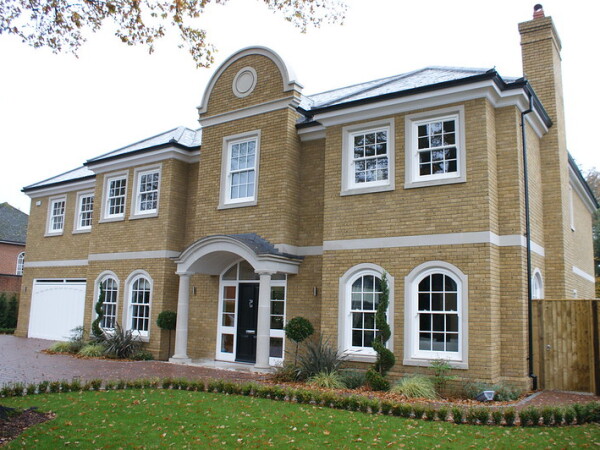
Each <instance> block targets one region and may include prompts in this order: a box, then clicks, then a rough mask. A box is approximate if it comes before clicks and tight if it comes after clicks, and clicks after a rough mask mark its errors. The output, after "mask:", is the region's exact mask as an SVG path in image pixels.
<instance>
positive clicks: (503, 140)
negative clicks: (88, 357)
mask: <svg viewBox="0 0 600 450" xmlns="http://www.w3.org/2000/svg"><path fill="white" fill-rule="evenodd" d="M536 16H537V17H536V18H534V19H533V20H531V21H528V22H525V23H522V24H520V26H519V30H520V33H521V38H522V52H523V66H524V74H525V78H507V77H502V76H500V75H499V74H498V73H497V72H496V71H495V70H493V69H491V70H478V69H464V68H442V67H428V68H425V69H421V70H416V71H414V72H410V73H405V74H401V75H397V76H392V77H388V78H383V79H379V80H375V81H370V82H367V83H362V84H359V85H356V86H349V87H344V88H341V89H336V90H333V91H329V92H324V93H321V94H317V95H312V96H305V95H303V94H302V86H301V85H300V84H299V83H298V81H297V80H296V79H295V78H294V75H293V73H292V72H291V71H290V69H289V67H288V66H287V65H286V63H285V62H284V61H283V60H282V59H281V58H280V57H279V56H278V55H277V54H276V53H274V52H273V51H271V50H270V49H268V48H260V47H255V48H246V49H243V50H240V51H239V52H237V53H235V54H234V55H232V56H231V57H230V58H229V59H227V60H226V61H225V62H224V63H223V64H222V65H221V66H220V67H219V68H218V69H217V70H216V71H215V73H214V75H213V76H212V78H211V80H210V82H209V83H208V85H207V86H206V89H205V91H204V95H203V97H202V102H201V104H200V106H199V107H198V112H199V120H200V124H201V130H196V131H195V130H190V129H186V128H177V129H174V130H170V131H168V132H165V133H162V134H159V135H157V136H154V137H151V138H149V139H146V140H143V141H140V142H137V143H135V144H132V145H130V146H127V147H124V148H121V149H119V150H116V151H113V152H110V153H107V154H104V155H101V156H98V157H97V158H93V159H91V160H88V161H86V162H85V163H84V165H83V166H82V167H81V168H78V169H75V170H73V171H70V172H67V173H65V174H62V175H59V176H57V177H53V178H50V179H47V180H45V181H42V182H40V183H37V184H33V185H31V186H27V187H26V188H24V192H25V193H26V194H27V195H29V196H30V197H31V198H32V207H31V218H30V226H29V232H28V240H27V262H26V269H25V276H24V283H23V290H22V307H21V310H20V317H19V326H18V330H17V333H18V334H20V335H23V336H25V335H29V336H34V337H42V338H51V339H56V338H60V337H62V336H64V335H65V334H68V330H69V329H70V328H72V327H73V326H75V325H84V326H85V327H86V328H89V327H90V325H91V322H92V321H93V319H94V313H93V305H94V303H95V301H96V300H97V297H98V292H99V285H100V284H102V285H103V286H104V290H105V291H106V302H105V310H106V316H105V318H104V321H103V326H104V327H106V328H108V329H110V328H112V327H114V326H115V324H116V323H119V324H122V326H123V327H125V328H127V329H131V330H133V331H134V332H135V333H136V334H138V335H139V336H140V337H141V339H143V340H144V341H146V342H147V347H148V349H149V350H150V351H152V352H153V353H154V354H155V355H156V356H157V357H159V358H162V359H167V358H170V359H171V360H172V361H176V362H177V361H178V362H189V361H190V360H200V359H204V360H221V361H232V362H235V361H237V362H246V363H250V364H254V365H255V367H257V368H267V367H269V366H272V365H274V364H277V363H279V362H281V361H282V358H283V357H284V355H285V347H286V342H285V339H284V334H283V330H282V328H283V325H284V323H285V322H286V320H288V319H290V318H292V317H295V316H304V317H306V318H308V319H309V320H310V321H311V322H312V323H313V324H314V325H315V326H316V328H317V329H318V330H319V331H320V333H322V334H323V335H326V336H329V337H330V338H331V342H332V343H333V344H334V345H336V346H337V348H338V349H339V351H340V354H342V355H343V356H344V358H346V359H347V360H349V361H353V362H357V363H361V362H364V363H368V362H372V361H374V358H375V356H374V352H373V349H372V348H371V346H370V343H371V341H372V339H373V337H374V335H375V331H376V330H375V325H374V311H375V308H376V302H377V298H378V292H379V290H380V280H381V277H382V275H383V274H384V273H386V274H387V279H388V282H389V286H390V296H391V302H390V307H389V318H390V320H389V321H390V322H391V326H392V332H393V337H392V339H391V340H390V342H389V347H390V348H391V349H392V350H393V352H394V353H395V354H396V357H397V360H398V364H397V365H396V366H395V368H394V370H395V371H396V373H408V372H412V371H415V370H417V369H418V366H426V365H428V364H429V362H430V361H431V360H433V359H437V358H444V359H447V360H448V361H449V362H450V363H451V364H452V366H453V367H455V368H456V369H457V373H458V374H459V375H461V376H463V377H464V378H470V379H479V380H488V381H494V382H496V381H510V382H513V383H516V384H519V385H523V386H525V385H528V384H529V383H530V379H529V370H528V363H527V358H528V329H529V328H528V327H529V321H528V319H529V314H528V302H529V297H538V298H539V297H542V296H545V297H546V298H557V299H558V298H572V297H575V296H579V297H589V298H591V297H593V295H594V278H593V257H592V245H591V242H592V233H591V223H592V214H593V212H594V211H595V209H596V208H597V207H598V204H597V202H596V200H595V199H594V197H593V195H592V194H591V191H590V190H589V187H588V186H587V185H586V183H585V181H584V180H583V178H582V176H581V174H580V172H579V170H578V168H577V167H576V165H575V164H574V162H573V161H572V159H571V158H570V157H569V155H568V153H567V148H566V142H565V131H564V128H565V127H564V115H563V104H562V88H561V75H560V54H559V52H560V40H559V38H558V35H557V33H556V30H555V29H554V26H553V23H552V20H551V18H549V17H544V16H543V12H541V11H537V12H536ZM524 146H525V150H526V155H527V157H526V162H527V170H525V165H524V158H523V153H524V152H523V150H524V149H523V147H524ZM526 181H527V183H526ZM526 184H527V186H526ZM526 187H527V189H526ZM527 207H528V208H527ZM528 217H529V219H530V221H529V222H530V234H529V236H530V237H531V239H528V233H527V231H528V226H527V224H528V220H527V218H528ZM528 255H529V256H530V259H528ZM528 261H530V264H528ZM528 266H531V269H530V270H529V269H528ZM528 273H529V274H528ZM528 279H531V280H532V281H531V293H530V294H529V292H528V291H529V289H528V286H529V283H528ZM163 310H175V311H177V313H178V321H177V330H176V344H175V351H174V354H170V352H169V349H168V348H167V346H168V335H167V334H166V332H164V331H162V330H160V329H159V328H158V327H157V326H156V317H157V315H158V314H159V313H160V312H161V311H163Z"/></svg>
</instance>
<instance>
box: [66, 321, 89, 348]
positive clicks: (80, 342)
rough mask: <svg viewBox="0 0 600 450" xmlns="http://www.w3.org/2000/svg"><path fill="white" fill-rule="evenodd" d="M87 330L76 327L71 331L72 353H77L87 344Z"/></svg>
mask: <svg viewBox="0 0 600 450" xmlns="http://www.w3.org/2000/svg"><path fill="white" fill-rule="evenodd" d="M84 335H85V328H83V327H75V328H73V329H72V330H71V337H70V338H69V344H70V346H71V353H77V352H79V350H81V348H82V347H83V346H84V345H85V344H86V342H85V337H84Z"/></svg>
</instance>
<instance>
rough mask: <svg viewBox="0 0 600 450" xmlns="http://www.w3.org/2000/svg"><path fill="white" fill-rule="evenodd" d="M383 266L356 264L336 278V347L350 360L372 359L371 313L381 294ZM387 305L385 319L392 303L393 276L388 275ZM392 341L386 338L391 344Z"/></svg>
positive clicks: (373, 316) (373, 319)
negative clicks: (337, 294) (337, 279)
mask: <svg viewBox="0 0 600 450" xmlns="http://www.w3.org/2000/svg"><path fill="white" fill-rule="evenodd" d="M383 273H384V270H383V269H382V268H381V267H379V266H376V265H374V264H359V265H358V266H355V267H353V268H351V269H350V270H348V271H347V272H346V273H345V274H344V276H342V277H341V278H340V305H339V306H340V321H339V322H340V323H339V325H340V330H339V336H338V338H339V349H340V351H341V352H342V353H343V354H344V356H345V357H346V358H347V359H350V360H364V361H369V360H372V359H373V358H374V357H375V355H376V352H375V350H373V347H372V344H373V340H374V339H375V337H376V336H377V333H378V330H377V327H376V326H375V313H376V312H377V306H378V305H379V299H380V296H381V292H382V289H381V278H382V276H383ZM387 279H388V287H389V291H390V299H389V302H390V306H389V307H388V323H389V324H390V326H391V325H392V321H391V320H389V317H391V315H392V313H391V311H392V305H393V285H394V283H393V278H392V277H390V276H389V275H388V277H387ZM391 344H392V341H391V340H390V341H388V347H391Z"/></svg>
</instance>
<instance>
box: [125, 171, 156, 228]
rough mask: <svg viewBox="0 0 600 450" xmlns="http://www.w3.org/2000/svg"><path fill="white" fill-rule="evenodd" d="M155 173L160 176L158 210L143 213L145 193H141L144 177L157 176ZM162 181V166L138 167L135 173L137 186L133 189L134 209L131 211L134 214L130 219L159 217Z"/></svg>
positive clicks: (148, 210) (132, 202)
mask: <svg viewBox="0 0 600 450" xmlns="http://www.w3.org/2000/svg"><path fill="white" fill-rule="evenodd" d="M155 173H157V174H158V188H157V189H156V208H154V209H147V210H144V211H142V209H141V196H142V194H143V192H141V183H142V177H143V176H144V175H150V174H155ZM161 179H162V165H158V166H151V167H138V168H137V169H135V171H134V180H135V185H134V188H133V198H132V201H131V204H132V205H133V208H132V211H131V213H132V214H131V217H130V218H132V219H135V218H140V217H156V216H158V207H159V203H160V184H161Z"/></svg>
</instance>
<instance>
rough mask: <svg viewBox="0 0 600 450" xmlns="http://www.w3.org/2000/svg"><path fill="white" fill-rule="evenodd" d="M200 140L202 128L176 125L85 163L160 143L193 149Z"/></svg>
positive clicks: (198, 144) (148, 147)
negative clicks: (193, 128)
mask: <svg viewBox="0 0 600 450" xmlns="http://www.w3.org/2000/svg"><path fill="white" fill-rule="evenodd" d="M201 142H202V130H190V129H189V128H187V127H177V128H173V129H172V130H169V131H165V132H164V133H160V134H157V135H156V136H152V137H149V138H147V139H142V140H141V141H138V142H135V143H133V144H130V145H127V146H125V147H121V148H119V149H117V150H114V151H112V152H109V153H105V154H103V155H100V156H97V157H95V158H92V159H88V160H87V162H86V165H88V164H92V163H94V162H98V161H101V160H104V159H111V158H115V157H118V156H121V155H124V154H127V153H134V152H138V151H140V150H147V149H153V148H155V147H159V146H162V145H168V144H175V145H179V146H182V147H187V148H190V149H193V148H195V147H200V143H201Z"/></svg>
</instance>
